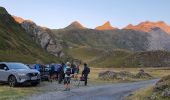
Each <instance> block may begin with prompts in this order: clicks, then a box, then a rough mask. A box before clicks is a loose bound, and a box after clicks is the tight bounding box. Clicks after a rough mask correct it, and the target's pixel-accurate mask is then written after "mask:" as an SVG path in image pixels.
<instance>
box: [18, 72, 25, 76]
mask: <svg viewBox="0 0 170 100" xmlns="http://www.w3.org/2000/svg"><path fill="white" fill-rule="evenodd" d="M18 75H19V76H26V74H25V73H19V74H18Z"/></svg>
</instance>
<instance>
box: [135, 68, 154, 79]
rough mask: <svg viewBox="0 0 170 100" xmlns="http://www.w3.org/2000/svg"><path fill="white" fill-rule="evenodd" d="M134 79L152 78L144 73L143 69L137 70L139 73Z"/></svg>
mask: <svg viewBox="0 0 170 100" xmlns="http://www.w3.org/2000/svg"><path fill="white" fill-rule="evenodd" d="M135 77H136V78H152V76H151V75H150V74H148V73H145V71H144V70H143V69H141V70H139V72H138V73H137V74H136V75H135Z"/></svg>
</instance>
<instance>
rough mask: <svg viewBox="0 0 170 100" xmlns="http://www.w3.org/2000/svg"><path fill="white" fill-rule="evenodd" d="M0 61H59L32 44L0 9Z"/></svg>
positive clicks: (13, 21) (22, 30)
mask: <svg viewBox="0 0 170 100" xmlns="http://www.w3.org/2000/svg"><path fill="white" fill-rule="evenodd" d="M0 61H18V62H19V61H21V62H24V63H35V62H36V61H41V62H44V63H49V62H57V61H59V59H58V58H56V57H55V56H52V55H50V54H48V53H47V52H46V51H44V50H43V49H42V48H41V47H39V46H38V45H37V44H36V43H35V42H33V41H32V38H31V37H30V36H29V35H28V34H27V33H26V32H25V30H24V29H23V28H22V27H21V25H20V24H18V23H17V22H15V20H14V19H13V18H12V16H11V15H10V14H8V13H7V11H6V10H5V9H4V8H2V7H0Z"/></svg>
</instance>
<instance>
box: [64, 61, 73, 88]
mask: <svg viewBox="0 0 170 100" xmlns="http://www.w3.org/2000/svg"><path fill="white" fill-rule="evenodd" d="M71 73H72V69H71V63H69V62H67V63H66V68H65V69H64V74H65V78H64V88H65V89H64V91H70V81H71Z"/></svg>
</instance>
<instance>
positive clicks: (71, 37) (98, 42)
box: [53, 29, 148, 51]
mask: <svg viewBox="0 0 170 100" xmlns="http://www.w3.org/2000/svg"><path fill="white" fill-rule="evenodd" d="M53 32H54V34H55V35H56V38H57V39H60V40H62V41H64V43H65V44H67V46H69V47H80V46H86V47H91V48H112V49H126V50H131V51H145V50H146V49H147V46H148V45H147V44H148V39H147V37H148V34H147V33H143V32H138V31H134V30H112V31H99V30H94V29H71V30H64V29H60V30H53Z"/></svg>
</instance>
